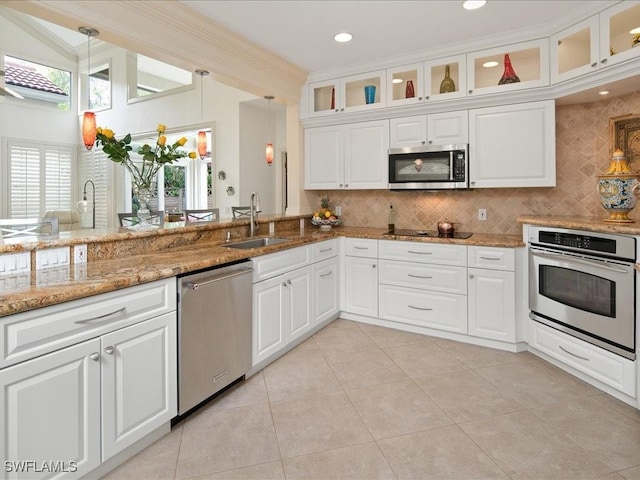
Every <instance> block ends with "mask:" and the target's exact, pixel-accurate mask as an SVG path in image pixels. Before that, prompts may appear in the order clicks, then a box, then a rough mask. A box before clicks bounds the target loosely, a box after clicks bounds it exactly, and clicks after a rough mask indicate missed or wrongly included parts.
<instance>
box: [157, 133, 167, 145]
mask: <svg viewBox="0 0 640 480" xmlns="http://www.w3.org/2000/svg"><path fill="white" fill-rule="evenodd" d="M165 143H167V137H165V136H164V135H160V136H159V137H158V145H160V146H161V147H164V145H165Z"/></svg>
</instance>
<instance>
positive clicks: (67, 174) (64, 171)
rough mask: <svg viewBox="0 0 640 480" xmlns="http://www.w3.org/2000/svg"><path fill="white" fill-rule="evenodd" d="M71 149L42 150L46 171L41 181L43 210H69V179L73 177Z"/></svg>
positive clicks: (70, 199) (70, 200)
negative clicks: (42, 186)
mask: <svg viewBox="0 0 640 480" xmlns="http://www.w3.org/2000/svg"><path fill="white" fill-rule="evenodd" d="M71 154H72V152H71V150H58V149H56V150H53V149H49V148H47V149H46V150H45V151H44V161H45V165H44V171H45V172H46V177H45V181H44V182H43V183H44V184H45V185H44V191H45V212H48V211H51V210H71V209H72V208H74V207H75V205H72V201H73V193H72V191H71V181H72V179H73V175H72V173H73V172H72V171H71Z"/></svg>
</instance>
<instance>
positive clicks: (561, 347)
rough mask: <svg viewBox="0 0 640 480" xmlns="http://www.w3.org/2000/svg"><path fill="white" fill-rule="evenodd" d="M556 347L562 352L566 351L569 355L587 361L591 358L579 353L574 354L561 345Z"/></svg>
mask: <svg viewBox="0 0 640 480" xmlns="http://www.w3.org/2000/svg"><path fill="white" fill-rule="evenodd" d="M558 348H559V349H560V350H562V351H563V352H564V353H568V354H569V355H571V356H572V357H576V358H579V359H580V360H586V361H587V362H590V361H591V359H589V358H587V357H581V356H580V355H576V354H575V353H573V352H570V351H569V350H567V349H566V348H564V347H563V346H562V345H558Z"/></svg>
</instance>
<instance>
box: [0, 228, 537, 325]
mask: <svg viewBox="0 0 640 480" xmlns="http://www.w3.org/2000/svg"><path fill="white" fill-rule="evenodd" d="M277 236H278V237H280V238H288V239H289V240H290V241H289V242H286V243H282V244H277V245H271V246H268V247H261V248H253V249H246V250H243V249H232V248H228V247H226V246H225V244H224V243H221V242H202V243H195V244H191V245H185V246H180V247H174V248H167V249H161V250H156V251H149V252H147V253H143V254H136V255H132V256H128V257H124V258H118V259H111V260H97V261H90V262H88V263H86V264H81V265H77V266H66V267H58V268H50V269H44V270H32V271H31V272H29V273H24V274H19V275H16V276H11V275H8V276H3V277H0V317H3V316H7V315H11V314H15V313H19V312H23V311H27V310H32V309H35V308H41V307H45V306H49V305H55V304H58V303H62V302H67V301H70V300H75V299H78V298H83V297H88V296H91V295H97V294H100V293H105V292H109V291H113V290H118V289H120V288H126V287H129V286H133V285H137V284H141V283H147V282H152V281H155V280H160V279H163V278H170V277H174V276H176V275H180V274H183V273H188V272H193V271H196V270H200V269H205V268H209V267H214V266H217V265H222V264H225V263H230V262H234V261H238V260H243V259H248V258H251V257H257V256H259V255H265V254H268V253H274V252H277V251H281V250H286V249H288V248H292V247H296V246H300V245H304V244H307V243H312V242H318V241H322V240H327V239H330V238H336V237H354V238H371V239H377V240H383V239H395V240H408V241H416V242H426V243H442V244H456V245H480V246H491V247H507V248H518V247H524V246H525V244H524V242H523V241H522V238H521V237H520V236H517V235H491V234H481V233H476V234H473V236H472V237H470V238H469V239H466V240H460V239H454V238H434V237H428V238H424V237H405V236H400V235H387V234H386V230H383V229H376V228H362V227H338V228H334V229H333V230H331V231H330V232H327V233H324V232H320V231H319V230H317V229H315V228H314V229H312V230H311V229H307V230H306V231H304V232H302V233H299V232H281V233H278V234H277ZM235 241H238V240H235V239H234V242H235Z"/></svg>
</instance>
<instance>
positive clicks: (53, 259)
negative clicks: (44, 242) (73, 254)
mask: <svg viewBox="0 0 640 480" xmlns="http://www.w3.org/2000/svg"><path fill="white" fill-rule="evenodd" d="M69 250H70V247H60V248H46V249H44V250H36V269H37V270H40V269H41V268H50V267H62V266H64V265H69V264H70V263H71V261H70V258H69Z"/></svg>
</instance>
